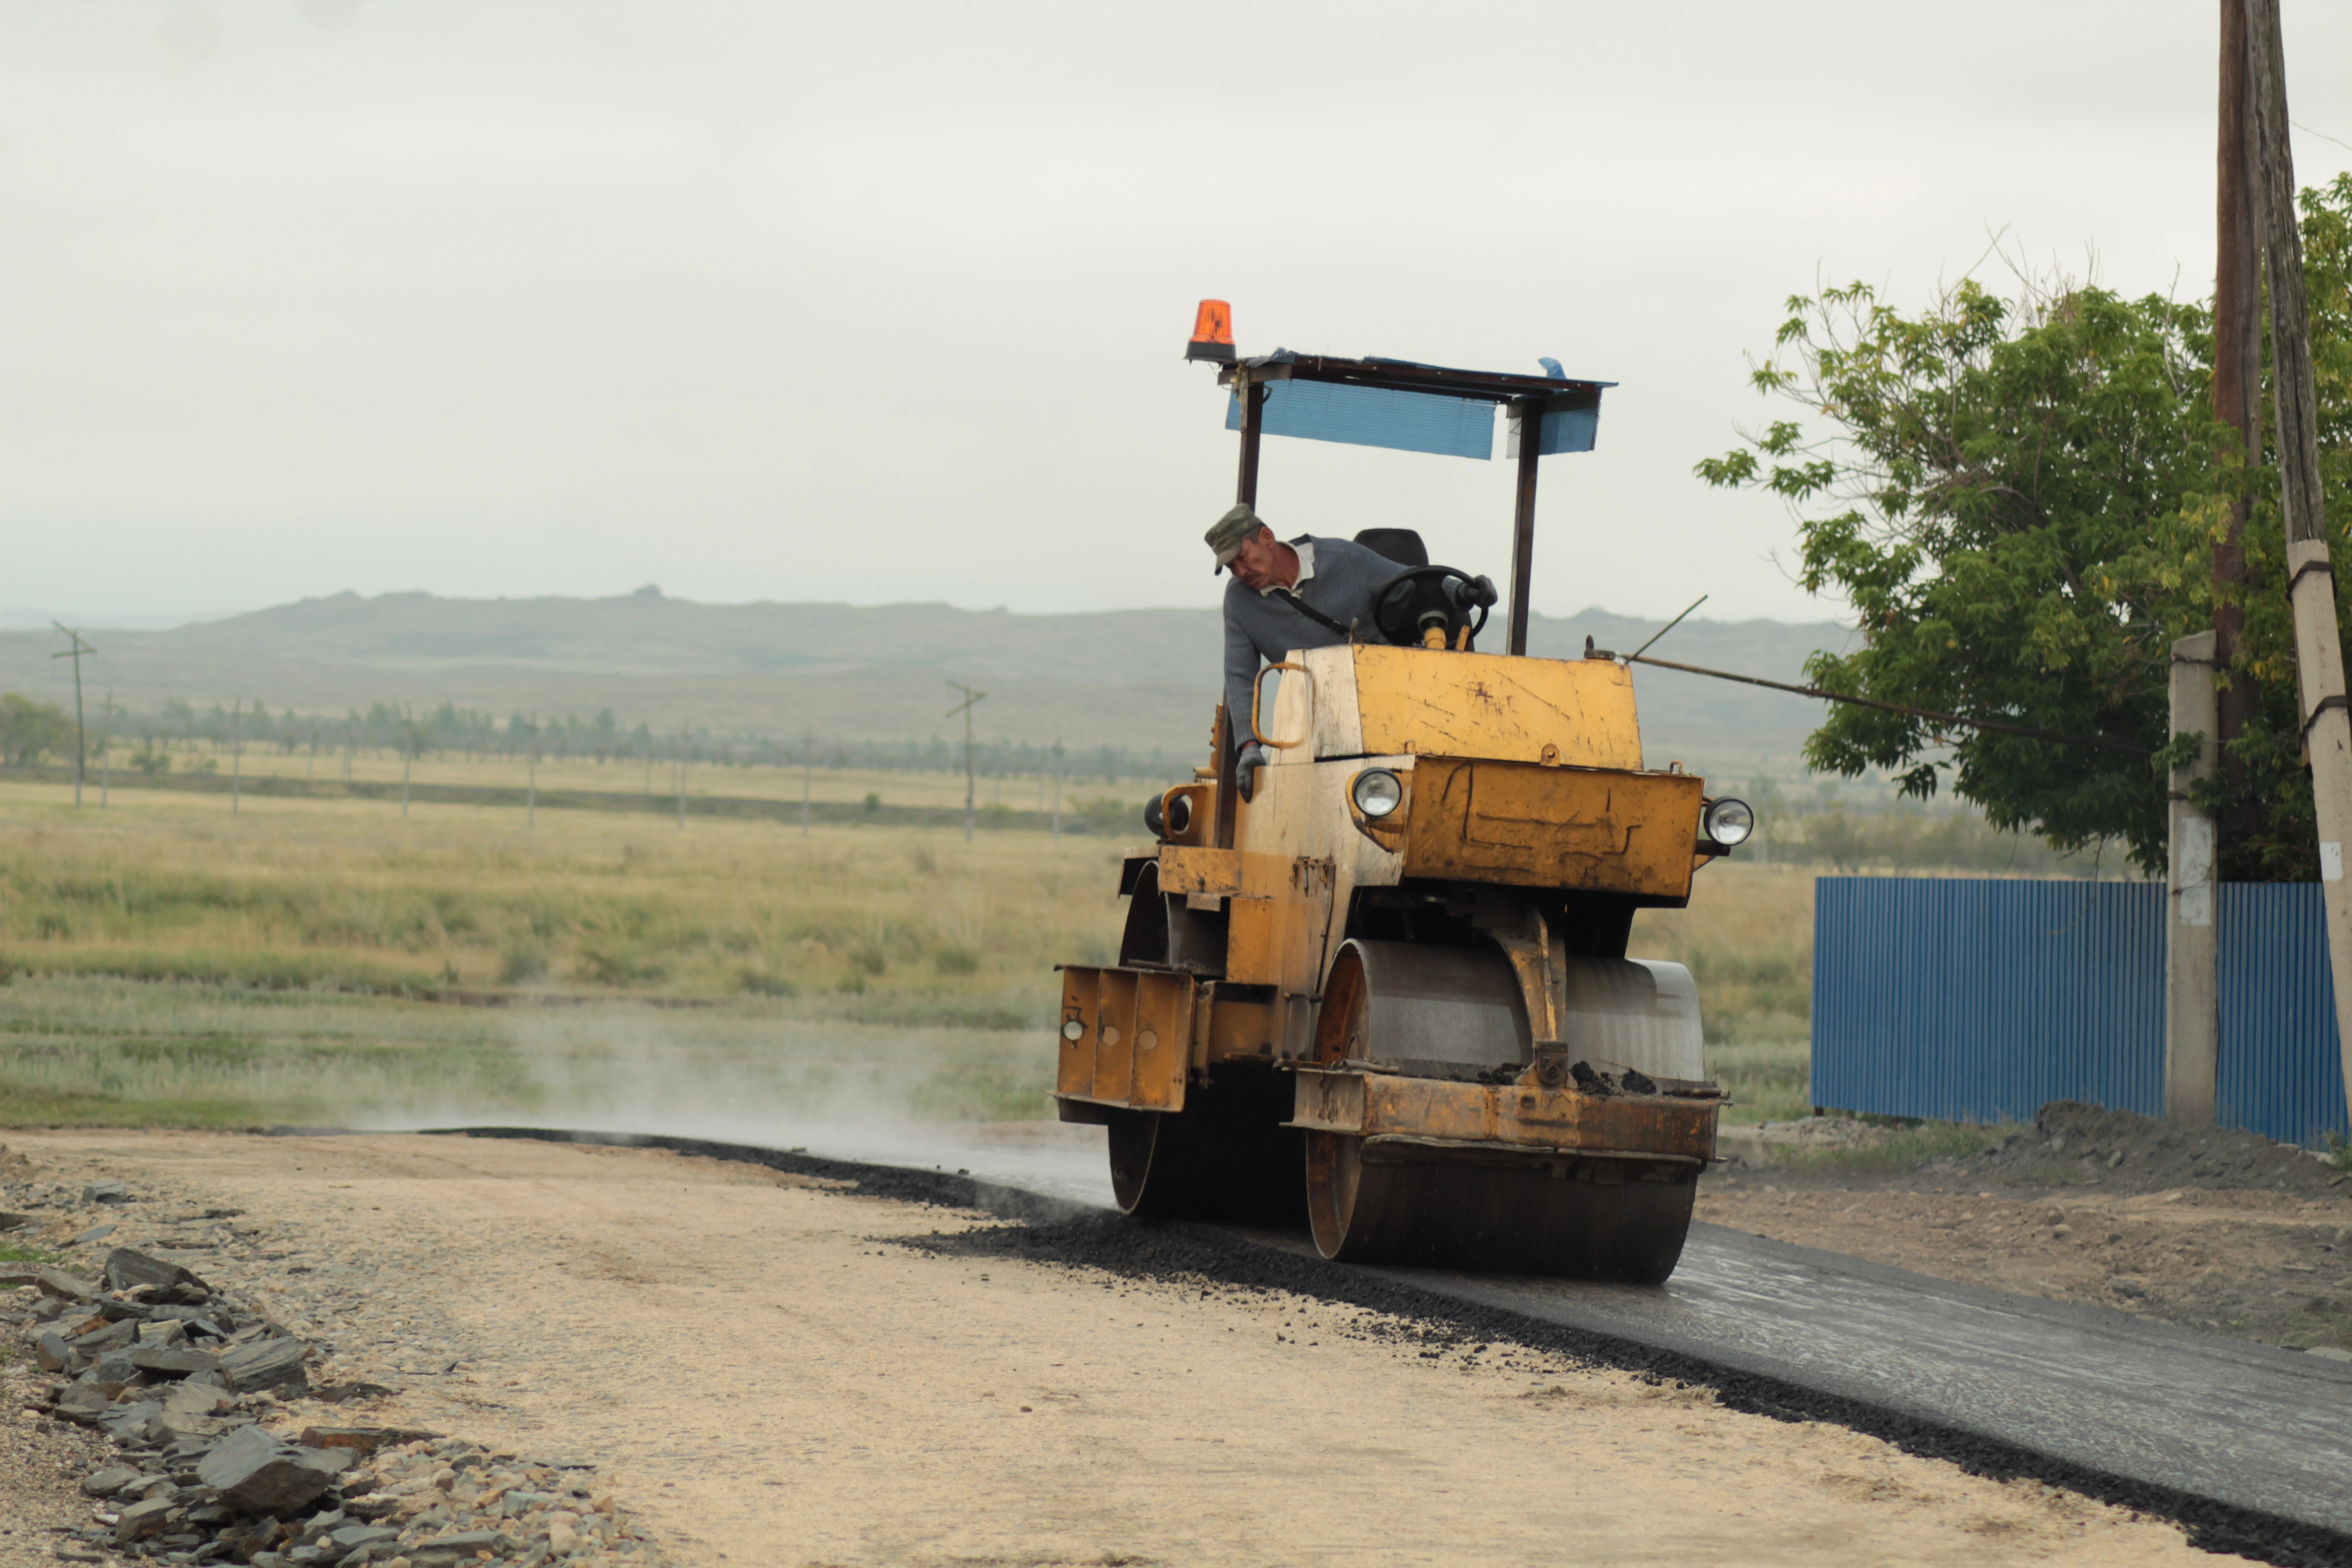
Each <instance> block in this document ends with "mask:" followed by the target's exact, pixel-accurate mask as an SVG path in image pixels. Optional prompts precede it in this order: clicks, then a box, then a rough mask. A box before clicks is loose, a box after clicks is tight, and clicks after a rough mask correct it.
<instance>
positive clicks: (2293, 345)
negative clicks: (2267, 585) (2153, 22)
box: [2246, 0, 2352, 1106]
mask: <svg viewBox="0 0 2352 1568" xmlns="http://www.w3.org/2000/svg"><path fill="white" fill-rule="evenodd" d="M2246 44H2247V58H2248V61H2249V69H2248V73H2247V74H2248V77H2249V79H2250V80H2251V82H2252V87H2253V97H2254V129H2255V136H2256V150H2257V153H2258V155H2259V163H2258V167H2259V169H2260V171H2261V178H2260V179H2259V180H2258V181H2257V182H2256V183H2255V186H2254V210H2255V213H2256V214H2257V216H2258V217H2259V220H2260V223H2261V229H2262V237H2263V280H2264V281H2265V282H2267V283H2268V284H2269V285H2270V303H2271V406H2272V412H2273V420H2274V423H2273V429H2274V431H2275V433H2276V439H2277V443H2278V467H2279V500H2280V501H2281V503H2282V504H2281V508H2280V510H2282V511H2283V512H2284V514H2285V518H2286V569H2287V604H2288V605H2289V606H2291V607H2292V608H2293V610H2294V649H2295V674H2296V677H2297V684H2298V687H2299V689H2300V695H2301V697H2302V711H2303V716H2304V718H2303V726H2304V728H2303V735H2304V744H2305V749H2306V750H2307V752H2309V754H2310V757H2311V793H2312V801H2313V805H2315V808H2316V810H2315V816H2317V817H2318V819H2319V824H2318V826H2319V888H2320V894H2321V897H2322V898H2323V899H2325V900H2326V908H2327V963H2328V968H2329V970H2330V971H2331V973H2333V976H2334V978H2335V982H2336V1037H2337V1042H2338V1047H2339V1049H2340V1050H2341V1052H2342V1062H2343V1076H2344V1094H2345V1103H2346V1104H2347V1106H2352V882H2347V881H2346V880H2345V879H2344V846H2345V843H2346V841H2347V840H2352V711H2347V703H2346V700H2345V692H2344V644H2343V640H2342V636H2341V633H2340V631H2339V629H2338V627H2337V625H2336V573H2335V569H2334V567H2333V565H2332V564H2331V563H2330V562H2329V560H2328V554H2327V512H2326V500H2325V499H2324V497H2323V495H2322V492H2321V489H2320V479H2319V424H2318V402H2319V394H2318V384H2317V382H2316V380H2315V377H2314V374H2313V372H2312V364H2311V329H2310V320H2309V313H2308V312H2309V307H2308V303H2307V301H2306V299H2305V293H2304V282H2303V237H2302V235H2301V234H2300V233H2299V232H2298V231H2297V230H2296V227H2295V211H2294V152H2293V150H2292V149H2291V148H2290V147H2289V146H2288V143H2287V123H2288V121H2287V105H2286V63H2285V58H2284V57H2285V53H2286V46H2285V43H2284V39H2283V37H2282V36H2281V33H2280V28H2279V7H2278V0H2246Z"/></svg>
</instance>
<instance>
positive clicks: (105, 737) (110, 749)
mask: <svg viewBox="0 0 2352 1568" xmlns="http://www.w3.org/2000/svg"><path fill="white" fill-rule="evenodd" d="M113 763H114V688H112V687H111V686H110V687H108V688H107V689H106V732H105V733H104V734H102V735H100V736H99V738H98V809H99V810H100V811H104V810H105V809H106V801H107V797H108V796H109V795H111V794H112V793H113V784H114V767H113Z"/></svg>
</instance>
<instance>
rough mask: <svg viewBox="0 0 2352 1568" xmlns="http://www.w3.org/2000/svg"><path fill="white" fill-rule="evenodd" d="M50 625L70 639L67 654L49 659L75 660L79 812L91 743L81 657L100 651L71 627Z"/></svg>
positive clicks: (75, 756)
mask: <svg viewBox="0 0 2352 1568" xmlns="http://www.w3.org/2000/svg"><path fill="white" fill-rule="evenodd" d="M49 625H51V626H56V627H57V628H58V630H59V631H61V632H63V633H65V634H66V637H68V647H67V648H66V651H65V652H63V653H53V654H51V655H50V656H49V657H50V658H69V659H71V660H73V669H74V809H75V810H77V811H79V810H80V809H81V784H82V780H83V778H84V777H86V776H87V774H88V772H89V741H88V740H86V739H85V738H84V736H85V733H86V731H84V730H83V729H82V722H81V656H82V655H84V654H86V653H96V652H97V651H98V650H97V649H96V648H94V647H90V646H89V644H88V643H86V642H84V641H82V640H81V634H80V633H79V632H78V631H76V630H74V629H73V628H72V627H71V626H65V625H63V624H61V623H59V622H57V621H51V622H50V623H49Z"/></svg>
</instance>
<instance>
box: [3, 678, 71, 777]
mask: <svg viewBox="0 0 2352 1568" xmlns="http://www.w3.org/2000/svg"><path fill="white" fill-rule="evenodd" d="M73 743H74V721H73V715H71V714H69V713H68V712H67V711H66V710H64V709H62V708H60V707H58V705H57V704H56V703H54V702H36V701H34V700H32V699H31V698H29V697H25V696H21V695H19V694H18V693H16V692H14V691H0V756H5V757H6V758H7V760H8V765H9V766H10V767H12V768H29V767H31V766H32V765H33V764H34V763H37V762H39V761H40V760H41V754H42V753H43V752H55V753H56V754H57V755H58V756H61V757H70V756H71V755H72V754H73Z"/></svg>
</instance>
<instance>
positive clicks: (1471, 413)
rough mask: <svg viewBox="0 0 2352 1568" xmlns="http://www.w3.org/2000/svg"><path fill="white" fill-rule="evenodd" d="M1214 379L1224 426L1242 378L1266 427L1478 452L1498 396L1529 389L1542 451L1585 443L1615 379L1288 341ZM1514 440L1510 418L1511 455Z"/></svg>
mask: <svg viewBox="0 0 2352 1568" xmlns="http://www.w3.org/2000/svg"><path fill="white" fill-rule="evenodd" d="M1218 380H1219V381H1220V382H1222V383H1223V384H1225V385H1227V386H1229V387H1231V388H1233V389H1234V391H1233V395H1232V396H1231V397H1230V398H1229V399H1228V401H1227V405H1226V410H1225V428H1226V429H1228V430H1238V429H1239V428H1241V393H1240V388H1241V386H1242V385H1243V384H1244V383H1249V384H1259V385H1263V386H1264V387H1265V405H1264V408H1263V413H1262V418H1263V420H1264V429H1265V433H1266V434H1267V435H1269V436H1294V437H1303V438H1305V439H1307V440H1311V441H1339V442H1344V443H1346V444H1348V445H1349V446H1357V447H1391V448H1394V449H1397V450H1400V451H1408V452H1435V453H1439V454H1442V455H1444V456H1448V457H1456V458H1479V459H1481V460H1485V459H1487V458H1492V457H1493V456H1494V455H1495V408H1496V405H1501V404H1519V405H1525V404H1526V403H1528V402H1529V401H1531V400H1534V399H1541V400H1542V408H1543V421H1542V436H1541V439H1540V443H1539V446H1538V451H1539V453H1540V454H1541V455H1543V456H1550V455H1551V454H1554V453H1558V452H1589V451H1591V449H1592V447H1593V442H1594V439H1595V437H1596V436H1597V435H1598V432H1599V426H1600V419H1601V390H1602V389H1603V388H1604V387H1610V386H1614V385H1616V383H1615V382H1613V381H1575V380H1570V379H1569V378H1567V377H1565V376H1551V375H1514V374H1509V373H1507V372H1504V371H1487V370H1455V369H1453V368H1451V367H1448V366H1445V365H1435V364H1421V363H1416V362H1414V361H1412V360H1401V359H1380V358H1367V359H1337V358H1333V357H1332V356H1330V355H1328V354H1302V353H1292V352H1290V351H1289V350H1287V349H1276V351H1275V352H1274V353H1270V354H1264V355H1260V356H1258V357H1255V358H1253V359H1245V360H1242V361H1239V362H1237V363H1234V364H1233V365H1232V366H1230V367H1228V368H1226V369H1224V370H1222V371H1221V372H1220V373H1219V374H1218ZM1518 440H1519V433H1518V421H1517V419H1516V418H1514V419H1513V421H1512V426H1511V452H1512V454H1513V455H1516V454H1517V449H1518Z"/></svg>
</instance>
